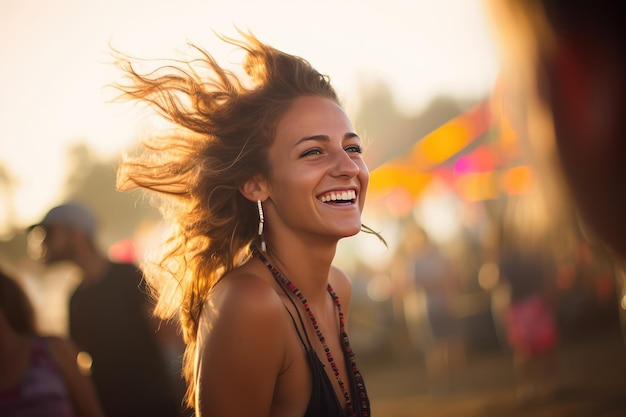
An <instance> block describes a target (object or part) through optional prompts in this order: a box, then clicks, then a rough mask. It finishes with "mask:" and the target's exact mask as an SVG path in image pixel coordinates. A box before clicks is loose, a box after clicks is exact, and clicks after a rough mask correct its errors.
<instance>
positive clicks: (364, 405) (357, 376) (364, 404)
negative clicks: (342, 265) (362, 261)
mask: <svg viewBox="0 0 626 417" xmlns="http://www.w3.org/2000/svg"><path fill="white" fill-rule="evenodd" d="M250 249H251V251H252V254H253V255H254V256H258V257H259V259H261V260H262V261H263V263H265V266H266V267H267V268H268V269H269V270H270V272H271V273H272V275H273V276H274V279H275V280H276V282H278V284H279V285H281V286H283V287H284V288H287V289H288V290H289V291H291V292H292V293H293V294H294V295H295V296H296V298H298V299H299V300H300V302H301V303H302V306H303V307H304V310H305V311H306V314H307V315H308V317H309V319H310V320H311V324H312V325H313V329H315V333H316V334H317V338H318V339H319V341H320V343H321V344H322V347H323V348H324V353H325V354H326V359H327V361H328V363H329V364H330V367H331V369H332V370H333V373H334V374H335V379H336V380H337V383H338V384H339V387H340V388H341V392H342V393H343V397H344V399H345V401H346V408H347V410H348V415H349V416H356V415H357V414H356V410H355V409H354V404H353V403H352V401H351V400H350V395H349V394H348V390H347V389H346V386H345V384H344V383H343V381H342V380H341V377H340V376H339V369H338V368H337V365H336V364H335V360H334V358H333V356H332V353H331V351H330V348H329V347H328V345H327V344H326V338H325V337H324V335H323V334H322V331H321V330H320V328H319V326H318V324H317V319H316V318H315V315H313V312H312V311H311V308H310V307H309V303H308V301H307V299H306V298H305V297H304V295H303V294H302V293H301V292H300V290H299V289H298V288H297V287H296V286H295V285H294V284H293V283H292V282H291V281H290V280H289V279H288V278H287V277H286V276H285V275H284V274H283V273H282V272H281V271H280V270H279V269H278V268H276V267H275V266H274V265H272V263H270V261H269V260H268V259H267V258H266V257H265V255H263V253H262V252H261V251H259V250H258V249H257V248H256V246H255V245H254V244H251V245H250ZM327 290H328V293H329V294H330V296H331V298H332V299H333V302H334V303H335V307H336V309H337V314H338V316H339V334H340V336H341V341H342V344H343V348H344V351H345V354H346V356H347V359H348V362H349V363H350V370H351V371H352V375H353V377H354V382H355V385H356V390H357V393H358V396H359V405H360V412H361V414H360V415H361V417H369V399H368V397H367V392H366V390H365V384H364V382H363V377H362V376H361V372H360V371H359V368H358V367H357V364H356V361H355V355H354V352H353V351H352V348H351V347H350V341H349V339H348V333H347V332H346V330H345V322H344V316H343V312H342V311H341V303H340V302H339V297H338V296H337V294H335V291H334V290H333V288H332V287H331V285H330V283H329V284H328V286H327ZM305 331H306V330H305Z"/></svg>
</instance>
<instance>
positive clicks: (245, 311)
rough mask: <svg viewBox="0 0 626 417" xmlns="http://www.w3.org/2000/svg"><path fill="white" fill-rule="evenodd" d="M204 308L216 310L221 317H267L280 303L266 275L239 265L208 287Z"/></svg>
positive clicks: (278, 311)
mask: <svg viewBox="0 0 626 417" xmlns="http://www.w3.org/2000/svg"><path fill="white" fill-rule="evenodd" d="M205 309H206V310H207V311H206V313H207V314H209V315H212V313H213V312H216V311H219V312H220V314H219V316H220V317H221V318H228V317H230V318H233V319H236V318H237V317H240V318H242V317H250V316H251V315H252V318H255V317H258V316H259V315H260V316H261V317H260V318H263V317H265V318H267V317H268V316H271V315H272V314H276V313H280V312H282V303H281V301H280V297H279V296H278V294H277V293H276V291H275V290H274V288H273V287H272V285H271V284H270V283H269V282H268V281H267V280H266V279H264V278H262V277H261V276H260V275H259V274H257V273H255V272H254V271H252V270H250V269H249V268H246V269H243V268H242V269H237V270H234V271H232V272H231V273H229V274H228V275H227V276H225V277H224V278H223V279H222V280H221V281H220V282H219V283H218V284H217V285H216V286H215V287H214V288H213V289H212V290H211V291H210V293H209V296H208V299H207V302H206V303H205ZM215 318H217V317H214V319H215Z"/></svg>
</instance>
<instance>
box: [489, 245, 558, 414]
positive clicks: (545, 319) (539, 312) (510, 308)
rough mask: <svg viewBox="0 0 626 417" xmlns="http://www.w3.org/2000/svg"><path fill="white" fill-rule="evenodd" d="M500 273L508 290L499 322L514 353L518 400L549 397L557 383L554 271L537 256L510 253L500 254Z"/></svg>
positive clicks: (526, 253) (528, 400)
mask: <svg viewBox="0 0 626 417" xmlns="http://www.w3.org/2000/svg"><path fill="white" fill-rule="evenodd" d="M500 274H501V276H502V278H503V280H504V282H506V284H507V285H508V289H509V303H508V305H507V307H506V308H505V309H504V311H503V317H502V318H501V319H502V323H503V325H504V330H505V335H506V341H507V343H508V345H509V347H510V348H511V351H512V354H513V361H514V365H515V374H516V381H517V395H518V399H519V400H520V401H521V402H530V401H534V400H538V399H541V398H542V397H545V396H549V395H552V394H553V393H554V390H555V389H556V388H557V382H558V381H557V377H558V375H557V373H558V358H557V355H556V349H557V345H558V339H559V331H558V323H557V318H556V314H555V311H554V306H553V303H552V295H553V289H552V288H551V287H552V285H550V283H551V282H553V281H554V275H555V274H556V271H551V269H550V268H549V267H548V266H547V264H546V263H545V262H543V261H542V260H541V259H540V258H539V257H538V256H537V255H532V254H530V253H528V252H522V251H519V250H518V251H512V250H511V251H506V252H505V253H504V254H503V255H502V258H501V260H500ZM549 274H552V275H553V276H552V280H551V279H550V277H549Z"/></svg>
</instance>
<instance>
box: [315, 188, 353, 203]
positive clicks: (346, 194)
mask: <svg viewBox="0 0 626 417" xmlns="http://www.w3.org/2000/svg"><path fill="white" fill-rule="evenodd" d="M355 198H356V191H354V190H349V191H341V192H331V193H328V194H325V195H323V196H322V197H321V198H320V200H322V202H323V203H326V202H327V201H336V200H354V199H355Z"/></svg>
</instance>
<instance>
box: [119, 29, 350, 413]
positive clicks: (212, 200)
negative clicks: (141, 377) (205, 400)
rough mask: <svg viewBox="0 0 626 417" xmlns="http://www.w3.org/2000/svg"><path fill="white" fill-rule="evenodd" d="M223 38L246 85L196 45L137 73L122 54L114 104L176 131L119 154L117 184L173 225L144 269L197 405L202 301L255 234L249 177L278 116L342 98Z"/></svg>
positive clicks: (276, 58)
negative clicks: (315, 99) (153, 116)
mask: <svg viewBox="0 0 626 417" xmlns="http://www.w3.org/2000/svg"><path fill="white" fill-rule="evenodd" d="M240 34H241V35H242V37H243V40H241V41H239V40H235V39H232V38H227V37H223V36H219V38H220V39H221V40H223V41H225V42H227V43H229V44H232V45H235V46H237V47H239V48H241V49H242V50H243V51H244V52H245V59H244V62H243V65H242V66H243V69H244V70H245V73H246V74H247V75H248V77H247V78H249V80H247V81H250V82H248V83H244V82H243V80H242V79H240V78H238V77H237V76H236V75H235V74H234V73H233V72H231V71H228V70H225V69H224V68H222V67H221V66H220V65H218V63H217V61H216V60H215V59H214V58H213V57H212V56H211V55H210V54H209V53H208V52H206V51H205V50H203V49H202V48H200V47H198V46H196V45H194V44H191V45H190V46H191V47H192V48H193V49H194V50H195V52H197V53H199V55H200V56H199V58H197V59H193V60H186V61H175V62H174V64H172V65H168V66H162V67H160V68H158V69H157V70H155V71H151V72H148V73H141V72H140V71H138V70H137V65H136V63H137V61H136V60H133V59H131V58H130V57H128V56H124V55H122V54H120V55H119V56H118V61H117V64H118V66H119V67H120V68H121V69H122V70H123V71H124V72H125V73H126V75H127V80H126V82H125V83H124V84H123V85H122V84H120V85H117V87H118V88H119V89H121V91H122V95H121V96H120V98H122V99H129V100H138V101H141V102H144V103H147V104H148V105H149V106H150V107H151V108H153V109H154V110H156V112H157V113H158V114H160V115H161V116H162V117H163V118H165V119H166V120H167V121H168V122H170V123H172V124H173V126H175V127H176V128H175V129H172V130H168V131H163V132H161V133H159V134H155V135H153V136H151V137H149V138H148V139H146V140H145V141H144V143H143V149H142V152H141V153H139V154H138V155H135V156H124V157H123V158H122V160H121V162H120V167H119V169H118V174H117V175H118V176H117V188H118V189H119V190H121V191H128V190H132V189H136V188H141V189H144V190H148V191H150V192H151V194H152V195H153V196H155V197H157V198H155V199H153V202H154V203H155V205H157V207H158V208H159V209H160V211H161V213H162V215H163V217H164V219H165V220H166V221H167V222H168V223H169V224H170V225H171V226H172V230H171V233H170V234H169V236H168V237H167V238H166V239H165V241H164V251H163V252H162V253H161V254H160V255H158V256H157V257H156V258H155V259H154V260H153V261H152V262H148V261H146V262H145V263H144V265H142V269H143V271H144V275H145V277H146V280H147V282H148V283H149V284H150V286H151V287H152V289H153V291H154V293H155V296H156V298H157V305H156V308H155V314H156V315H158V316H160V317H161V318H165V319H170V318H172V317H174V316H175V314H176V313H178V319H179V320H180V325H181V328H182V331H183V337H184V340H185V343H186V346H187V348H186V351H185V356H184V361H183V374H184V377H185V379H186V381H187V386H188V390H187V398H186V399H187V403H188V405H190V406H193V402H194V396H195V381H194V378H193V373H194V370H193V363H194V357H195V352H196V335H197V332H198V322H199V319H200V314H201V311H202V305H203V302H204V300H205V299H206V297H207V293H208V291H209V290H210V289H211V288H212V286H214V285H215V284H216V282H217V281H218V280H219V279H220V277H222V276H223V275H224V274H226V273H227V272H229V271H231V270H233V269H234V268H235V267H236V266H237V265H238V264H239V263H240V262H241V260H242V259H244V258H243V256H244V255H245V253H246V249H247V247H248V245H249V244H250V242H251V241H252V240H253V239H255V238H256V235H257V228H258V212H257V208H256V204H255V203H253V202H251V201H249V200H247V199H246V198H245V197H243V195H242V194H241V193H240V192H239V188H240V187H241V186H242V185H243V184H244V183H245V182H246V181H247V180H249V179H250V178H252V177H253V176H255V175H261V176H265V177H267V176H268V174H269V172H270V170H271V166H270V163H269V161H268V148H269V147H270V145H271V143H272V141H273V139H274V137H275V130H276V126H277V124H278V121H279V120H280V118H281V116H282V115H283V114H284V113H285V112H286V110H287V109H288V108H289V106H290V105H291V103H292V102H293V101H294V100H295V99H296V98H298V97H301V96H319V97H325V98H330V99H332V100H335V101H336V102H338V98H337V94H336V92H335V90H334V89H333V87H332V86H331V84H330V81H329V78H328V77H327V76H325V75H322V74H320V73H319V72H318V71H316V70H315V69H314V68H313V67H312V66H311V65H310V64H309V63H308V62H307V61H306V60H304V59H302V58H300V57H297V56H293V55H289V54H286V53H284V52H281V51H279V50H276V49H274V48H272V47H270V46H268V45H266V44H263V43H261V42H260V41H259V40H258V39H257V38H256V37H254V35H252V34H251V33H244V32H240Z"/></svg>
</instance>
